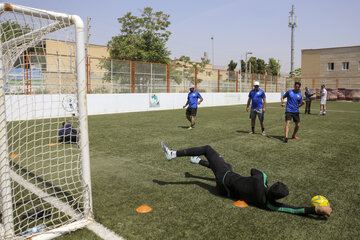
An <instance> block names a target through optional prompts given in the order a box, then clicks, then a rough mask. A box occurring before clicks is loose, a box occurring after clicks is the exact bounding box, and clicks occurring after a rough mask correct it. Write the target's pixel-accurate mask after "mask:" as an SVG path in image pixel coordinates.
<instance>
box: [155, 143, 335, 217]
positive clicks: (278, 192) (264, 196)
mask: <svg viewBox="0 0 360 240" xmlns="http://www.w3.org/2000/svg"><path fill="white" fill-rule="evenodd" d="M161 146H162V148H163V150H164V152H165V157H166V158H167V159H168V160H169V161H170V160H172V159H174V158H177V157H184V156H190V162H191V163H194V164H199V165H201V166H204V167H207V168H210V169H211V170H212V171H213V173H214V175H215V181H216V189H217V190H218V192H219V194H221V195H225V196H228V197H231V198H235V199H239V200H243V201H245V202H246V203H248V204H249V205H252V206H255V207H258V208H262V209H267V210H270V211H278V212H286V213H292V214H318V215H327V216H330V214H331V212H332V209H331V208H330V207H325V206H322V207H295V206H290V205H287V204H284V203H280V202H278V201H277V200H279V199H281V198H283V197H286V196H287V195H288V194H289V189H288V187H287V186H286V185H285V184H284V183H282V182H276V183H274V184H273V185H272V186H269V185H268V181H267V179H268V177H267V175H266V174H265V173H264V172H262V171H259V170H257V169H254V168H253V169H251V170H250V176H248V177H244V176H241V175H239V174H237V173H235V172H234V171H233V169H232V167H231V165H230V164H228V163H226V162H225V160H224V159H223V157H222V156H221V155H220V154H219V153H218V152H216V151H215V150H214V149H213V148H212V147H211V146H209V145H206V146H201V147H193V148H188V149H183V150H178V151H175V150H172V149H170V148H169V147H168V146H166V144H165V143H164V142H161ZM201 155H203V156H205V157H206V159H207V160H203V159H201V158H199V157H198V156H201Z"/></svg>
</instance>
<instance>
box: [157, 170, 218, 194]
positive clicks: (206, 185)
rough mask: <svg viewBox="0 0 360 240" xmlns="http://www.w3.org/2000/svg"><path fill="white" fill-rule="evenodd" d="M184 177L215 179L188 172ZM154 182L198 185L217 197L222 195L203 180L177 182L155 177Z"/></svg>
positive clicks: (162, 184) (161, 184)
mask: <svg viewBox="0 0 360 240" xmlns="http://www.w3.org/2000/svg"><path fill="white" fill-rule="evenodd" d="M185 177H186V178H197V179H202V180H207V181H215V179H214V178H207V177H200V176H194V175H192V174H191V173H189V172H185ZM153 182H154V183H157V184H159V185H160V186H164V185H192V184H195V185H198V186H199V187H202V188H204V189H206V190H208V191H209V193H211V194H213V195H215V196H219V197H224V196H223V195H221V194H219V192H218V190H217V189H216V187H215V186H212V185H209V184H207V183H204V182H200V181H197V180H193V181H179V182H165V181H160V180H157V179H153Z"/></svg>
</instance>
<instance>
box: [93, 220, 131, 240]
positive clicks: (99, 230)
mask: <svg viewBox="0 0 360 240" xmlns="http://www.w3.org/2000/svg"><path fill="white" fill-rule="evenodd" d="M86 227H87V229H89V230H91V231H93V232H94V233H95V234H96V235H98V236H99V237H101V238H102V239H104V240H124V238H122V237H120V236H118V235H117V234H116V233H114V232H113V231H111V230H110V229H108V228H106V227H104V226H103V225H101V224H100V223H97V222H93V223H90V224H88V225H87V226H86Z"/></svg>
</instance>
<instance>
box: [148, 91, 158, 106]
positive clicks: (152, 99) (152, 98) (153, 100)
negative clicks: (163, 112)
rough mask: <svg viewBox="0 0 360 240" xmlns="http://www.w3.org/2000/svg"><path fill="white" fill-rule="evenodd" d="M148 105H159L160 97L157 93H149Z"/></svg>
mask: <svg viewBox="0 0 360 240" xmlns="http://www.w3.org/2000/svg"><path fill="white" fill-rule="evenodd" d="M149 107H151V108H152V107H160V99H159V96H158V94H156V93H151V94H149Z"/></svg>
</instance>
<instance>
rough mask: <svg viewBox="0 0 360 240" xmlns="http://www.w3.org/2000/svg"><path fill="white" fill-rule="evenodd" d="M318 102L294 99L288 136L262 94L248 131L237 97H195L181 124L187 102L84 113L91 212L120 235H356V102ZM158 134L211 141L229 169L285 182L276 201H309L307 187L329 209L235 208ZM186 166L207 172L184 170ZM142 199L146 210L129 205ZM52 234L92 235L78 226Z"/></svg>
mask: <svg viewBox="0 0 360 240" xmlns="http://www.w3.org/2000/svg"><path fill="white" fill-rule="evenodd" d="M318 106H319V102H316V101H315V102H313V104H312V113H313V114H312V115H304V114H303V111H304V107H302V108H301V114H300V117H301V125H300V130H299V132H298V134H297V135H298V137H300V139H299V140H291V139H289V142H288V143H287V144H285V143H283V142H282V137H283V136H284V116H283V115H284V109H283V108H281V107H280V104H279V103H276V104H268V107H267V111H266V115H265V124H266V133H267V136H266V137H264V136H261V134H260V125H259V122H258V120H257V122H256V129H255V131H256V134H255V135H249V134H248V132H249V130H250V120H249V114H248V113H247V112H246V111H245V106H244V105H238V106H227V107H208V108H204V107H200V108H199V110H198V116H197V117H196V122H197V124H196V127H195V129H193V130H188V129H186V128H185V127H186V126H188V125H189V124H188V122H187V120H186V119H185V110H169V111H152V112H139V113H126V114H113V115H101V116H90V117H89V135H90V155H91V179H92V193H93V208H94V215H95V220H96V221H97V222H99V223H101V224H103V225H104V226H106V227H107V228H109V229H111V230H112V231H114V232H116V233H117V234H119V235H120V236H122V237H124V238H126V239H357V238H358V237H359V236H360V228H359V221H360V211H359V206H360V184H359V181H360V176H359V173H358V172H359V170H360V158H359V152H360V150H359V149H360V147H359V143H360V141H359V140H360V137H359V133H360V131H359V129H360V121H359V119H360V103H347V102H328V104H327V106H328V112H327V116H318V115H317V113H318ZM293 127H294V123H291V126H290V128H291V130H290V133H289V135H290V134H291V133H292V130H293ZM290 136H291V135H290ZM161 141H166V143H167V144H168V145H169V147H172V148H174V149H182V148H188V147H193V146H201V145H207V144H208V145H211V146H212V147H213V148H214V149H215V150H217V151H218V152H219V153H221V155H222V156H223V157H224V159H225V160H226V161H227V162H229V163H230V164H231V165H232V166H233V169H234V171H235V172H237V173H239V174H241V175H244V176H248V175H249V174H250V169H251V168H257V169H259V170H262V171H264V172H265V173H266V174H267V175H268V181H269V184H272V183H274V182H276V181H282V182H284V183H285V184H286V185H287V186H288V187H289V190H290V194H289V196H287V197H286V198H284V199H283V200H282V202H284V203H287V204H291V205H295V206H308V205H309V204H310V200H311V198H312V197H313V196H315V195H324V196H325V197H327V198H328V200H329V202H330V204H331V206H332V208H333V214H332V215H331V217H329V218H318V217H303V216H295V215H291V214H286V213H278V212H270V211H266V210H262V209H258V208H255V207H251V206H249V207H246V208H238V207H236V206H234V205H233V203H234V202H235V201H236V199H228V198H223V197H221V196H219V195H217V194H216V191H215V182H214V181H212V180H211V179H212V178H213V175H212V172H211V170H210V169H207V168H204V167H202V166H200V165H194V164H190V163H189V159H188V158H177V159H174V160H172V161H168V160H166V159H165V157H164V154H163V151H162V148H161V146H160V142H161ZM187 172H188V173H190V175H191V176H198V177H202V178H205V179H199V178H195V177H186V176H185V174H186V173H187ZM206 178H210V179H206ZM159 183H161V184H159ZM143 204H146V205H148V206H150V207H151V208H152V209H153V210H152V212H150V213H145V214H141V213H137V212H136V208H138V207H139V206H141V205H143ZM60 239H72V240H77V239H98V237H97V236H96V235H95V234H94V233H92V232H90V231H89V230H86V229H85V230H79V231H76V232H74V233H71V234H68V235H66V236H64V237H62V238H60Z"/></svg>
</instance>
